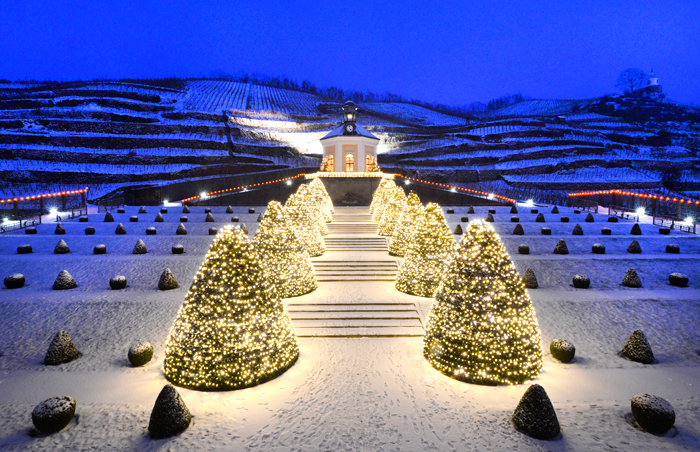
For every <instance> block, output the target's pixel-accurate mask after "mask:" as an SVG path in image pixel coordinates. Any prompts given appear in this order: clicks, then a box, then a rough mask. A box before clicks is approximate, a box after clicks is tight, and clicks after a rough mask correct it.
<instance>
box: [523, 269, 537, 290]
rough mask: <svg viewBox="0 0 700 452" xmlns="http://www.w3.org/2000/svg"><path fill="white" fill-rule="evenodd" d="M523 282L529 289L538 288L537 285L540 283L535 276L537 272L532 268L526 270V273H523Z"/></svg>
mask: <svg viewBox="0 0 700 452" xmlns="http://www.w3.org/2000/svg"><path fill="white" fill-rule="evenodd" d="M523 284H524V285H525V287H526V288H528V289H537V287H538V286H539V284H537V277H536V276H535V272H534V271H532V269H531V268H528V269H527V270H525V274H524V275H523Z"/></svg>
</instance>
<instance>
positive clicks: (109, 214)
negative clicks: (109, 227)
mask: <svg viewBox="0 0 700 452" xmlns="http://www.w3.org/2000/svg"><path fill="white" fill-rule="evenodd" d="M104 222H105V223H114V216H112V212H107V213H105V220H104Z"/></svg>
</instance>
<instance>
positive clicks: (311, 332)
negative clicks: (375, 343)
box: [296, 326, 425, 338]
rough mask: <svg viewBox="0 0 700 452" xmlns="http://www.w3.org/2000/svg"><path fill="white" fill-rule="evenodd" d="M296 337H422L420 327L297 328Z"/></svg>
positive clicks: (422, 333)
mask: <svg viewBox="0 0 700 452" xmlns="http://www.w3.org/2000/svg"><path fill="white" fill-rule="evenodd" d="M296 333H297V337H329V338H333V337H337V338H352V337H422V336H424V335H425V334H424V331H423V328H422V327H415V326H412V327H394V326H387V327H359V328H298V329H296Z"/></svg>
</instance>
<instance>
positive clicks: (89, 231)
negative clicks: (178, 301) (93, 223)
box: [85, 227, 95, 235]
mask: <svg viewBox="0 0 700 452" xmlns="http://www.w3.org/2000/svg"><path fill="white" fill-rule="evenodd" d="M85 235H95V228H92V227H90V228H85Z"/></svg>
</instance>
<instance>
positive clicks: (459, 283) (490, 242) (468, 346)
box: [423, 223, 542, 384]
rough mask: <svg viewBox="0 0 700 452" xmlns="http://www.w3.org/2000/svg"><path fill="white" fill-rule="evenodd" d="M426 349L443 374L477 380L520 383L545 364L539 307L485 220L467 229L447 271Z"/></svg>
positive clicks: (428, 326) (428, 324)
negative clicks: (533, 305) (536, 312)
mask: <svg viewBox="0 0 700 452" xmlns="http://www.w3.org/2000/svg"><path fill="white" fill-rule="evenodd" d="M423 353H424V355H425V357H426V358H427V359H428V361H429V362H430V364H432V366H433V367H435V368H436V369H437V370H439V371H440V372H442V373H444V374H445V375H447V376H449V377H452V378H455V379H457V380H462V381H467V382H472V383H478V384H519V383H523V382H525V381H527V380H530V379H532V378H534V377H535V376H536V375H537V374H538V373H539V372H540V369H541V368H542V346H541V343H540V329H539V326H538V324H537V318H536V317H535V310H534V308H533V307H532V303H531V302H530V298H529V296H528V294H527V291H526V290H525V286H524V285H523V283H522V281H521V280H520V276H519V275H518V272H517V271H516V270H515V266H514V265H513V262H512V261H511V260H510V257H509V256H508V253H507V252H506V249H505V247H504V246H503V244H502V243H501V241H500V240H499V238H498V235H497V234H496V232H495V231H494V230H493V228H491V227H490V226H488V225H486V224H484V223H473V224H471V225H470V226H469V227H468V228H467V230H466V231H465V235H464V238H463V239H462V241H461V242H460V244H459V247H458V249H457V252H456V253H455V258H454V259H452V260H451V263H450V265H449V266H448V267H447V269H446V271H445V275H444V279H443V282H442V284H441V285H440V288H439V290H438V291H437V293H436V294H435V301H434V302H433V305H432V306H431V308H430V312H429V314H428V319H427V322H426V333H425V338H424V340H423Z"/></svg>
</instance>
